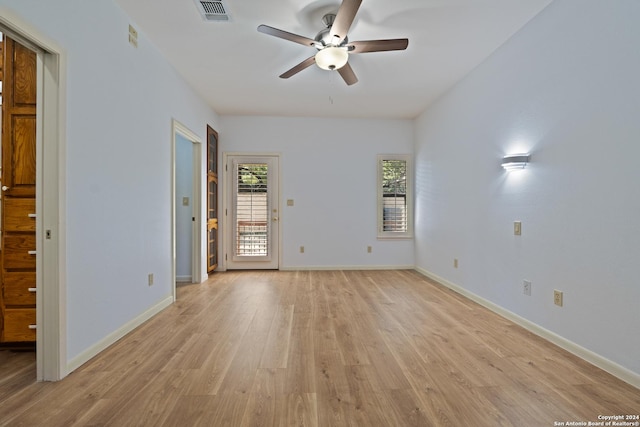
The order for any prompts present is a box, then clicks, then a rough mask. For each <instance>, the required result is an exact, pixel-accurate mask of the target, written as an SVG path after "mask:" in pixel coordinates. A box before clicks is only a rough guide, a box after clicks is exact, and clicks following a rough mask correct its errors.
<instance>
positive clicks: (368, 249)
mask: <svg viewBox="0 0 640 427" xmlns="http://www.w3.org/2000/svg"><path fill="white" fill-rule="evenodd" d="M371 251H373V248H372V247H371V246H367V253H368V254H370V253H371Z"/></svg>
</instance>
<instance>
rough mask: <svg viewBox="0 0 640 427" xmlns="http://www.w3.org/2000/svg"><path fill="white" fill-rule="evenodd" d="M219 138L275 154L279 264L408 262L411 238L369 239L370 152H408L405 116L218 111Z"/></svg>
mask: <svg viewBox="0 0 640 427" xmlns="http://www.w3.org/2000/svg"><path fill="white" fill-rule="evenodd" d="M220 144H221V146H220V150H221V152H273V153H281V155H282V157H281V161H280V169H281V174H280V183H281V192H280V218H281V222H280V227H281V231H282V244H281V246H280V250H281V251H282V265H281V268H307V267H309V268H324V267H327V268H328V267H338V268H349V267H356V266H360V267H378V266H389V267H401V266H413V264H414V258H413V240H401V241H382V240H376V221H377V217H376V155H377V154H383V153H402V154H411V153H412V152H413V123H412V121H410V120H364V119H326V118H322V119H315V118H282V117H245V116H222V117H221V134H220ZM287 199H293V201H294V206H292V207H287V206H286V201H287ZM300 246H304V247H305V253H303V254H301V253H300V251H299V248H300ZM367 246H372V247H373V251H372V253H370V254H369V253H367V250H366V249H367ZM223 258H224V257H223Z"/></svg>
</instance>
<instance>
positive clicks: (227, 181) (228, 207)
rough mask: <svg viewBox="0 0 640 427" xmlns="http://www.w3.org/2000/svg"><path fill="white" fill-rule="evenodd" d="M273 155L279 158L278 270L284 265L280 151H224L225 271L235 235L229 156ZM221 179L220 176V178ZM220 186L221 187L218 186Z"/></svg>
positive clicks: (276, 236)
mask: <svg viewBox="0 0 640 427" xmlns="http://www.w3.org/2000/svg"><path fill="white" fill-rule="evenodd" d="M236 156H238V157H273V158H275V159H276V160H277V163H278V166H277V168H276V173H277V174H278V182H277V185H276V190H277V197H276V200H275V201H274V206H277V209H278V218H279V219H278V232H277V235H275V236H273V238H274V239H277V240H276V242H277V247H278V251H277V252H278V253H277V254H276V255H275V256H276V259H277V263H278V265H277V267H276V270H279V269H280V266H282V206H281V203H280V199H281V197H280V194H281V193H282V179H281V170H282V165H281V163H282V162H281V160H282V156H281V155H280V153H274V152H223V153H222V165H223V168H224V170H223V174H224V179H223V180H222V183H223V185H222V203H223V206H222V208H223V209H222V210H221V211H220V212H224V218H223V228H224V232H223V233H222V234H223V236H222V248H223V253H224V257H220V261H221V262H219V264H220V263H222V264H223V268H222V271H225V270H227V269H228V265H229V259H228V258H229V257H230V255H229V254H230V252H231V249H232V248H231V245H232V244H233V236H231V233H232V231H233V229H234V227H233V224H232V221H233V215H230V213H231V211H232V207H233V202H232V201H231V200H230V199H231V194H230V193H231V192H230V191H229V185H231V182H233V179H231V178H230V177H229V173H231V171H230V170H229V167H228V166H229V157H236ZM219 176H220V174H218V177H219ZM218 179H219V178H218ZM218 188H219V187H218ZM219 221H220V219H219V216H218V222H219Z"/></svg>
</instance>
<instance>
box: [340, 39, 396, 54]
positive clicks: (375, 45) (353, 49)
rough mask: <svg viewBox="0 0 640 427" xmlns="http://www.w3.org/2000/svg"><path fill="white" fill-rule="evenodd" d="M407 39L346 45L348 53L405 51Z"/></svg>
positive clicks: (366, 41) (368, 41) (365, 41)
mask: <svg viewBox="0 0 640 427" xmlns="http://www.w3.org/2000/svg"><path fill="white" fill-rule="evenodd" d="M408 45H409V39H392V40H364V41H358V42H351V43H349V44H347V47H348V48H349V53H365V52H383V51H387V50H405V49H406V48H407V46H408Z"/></svg>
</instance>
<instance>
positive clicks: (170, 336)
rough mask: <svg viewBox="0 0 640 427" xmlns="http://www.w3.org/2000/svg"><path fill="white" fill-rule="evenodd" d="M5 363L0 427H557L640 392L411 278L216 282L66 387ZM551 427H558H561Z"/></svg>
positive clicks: (0, 376) (264, 276) (269, 276)
mask: <svg viewBox="0 0 640 427" xmlns="http://www.w3.org/2000/svg"><path fill="white" fill-rule="evenodd" d="M33 378H35V361H34V356H33V354H32V353H13V352H9V351H2V352H0V425H2V426H4V425H11V426H13V425H16V426H17V425H24V426H45V425H46V426H48V427H50V426H65V427H66V426H71V425H78V426H197V425H202V426H289V425H296V426H343V425H345V426H346V425H349V426H499V425H500V426H502V425H504V426H553V425H561V424H560V423H566V422H584V423H585V425H586V423H587V422H597V421H600V420H599V418H598V417H599V416H610V415H630V416H633V415H637V414H638V413H639V412H640V390H638V389H636V388H634V387H632V386H630V385H628V384H626V383H624V382H622V381H620V380H618V379H616V378H615V377H613V376H611V375H609V374H607V373H606V372H604V371H602V370H600V369H598V368H596V367H594V366H592V365H590V364H588V363H587V362H584V361H583V360H581V359H579V358H577V357H575V356H573V355H571V354H569V353H567V352H566V351H564V350H562V349H560V348H558V347H556V346H554V345H552V344H550V343H548V342H547V341H545V340H543V339H541V338H539V337H537V336H535V335H533V334H531V333H529V332H528V331H526V330H524V329H523V328H521V327H519V326H517V325H515V324H513V323H512V322H510V321H508V320H505V319H504V318H502V317H500V316H498V315H496V314H494V313H492V312H491V311H489V310H487V309H485V308H484V307H481V306H480V305H478V304H476V303H474V302H471V301H469V300H468V299H466V298H464V297H462V296H460V295H458V294H456V293H454V292H453V291H451V290H449V289H446V288H444V287H442V286H440V285H437V284H435V283H433V282H432V281H430V280H428V279H426V278H425V277H424V276H422V275H420V274H418V273H416V272H414V271H409V270H403V271H296V272H288V271H283V272H279V271H255V272H225V273H215V274H213V275H212V276H211V278H210V279H209V280H208V281H207V282H205V283H203V284H200V285H185V286H180V287H179V288H178V301H177V302H176V303H175V304H173V305H172V306H170V307H168V308H167V309H165V310H164V311H163V312H162V313H160V314H159V315H158V316H156V317H154V318H153V319H151V320H149V321H148V322H146V323H145V324H143V325H142V326H141V327H139V328H138V329H136V330H135V331H133V332H132V333H130V334H129V335H127V336H126V337H124V338H123V339H121V340H120V341H118V342H117V343H116V344H114V345H113V346H111V347H110V348H108V349H107V350H106V351H104V352H102V353H101V354H100V355H98V356H97V357H95V358H94V359H92V360H91V361H90V362H88V363H86V364H85V365H84V366H82V367H81V368H79V369H78V370H76V371H75V372H73V373H71V374H70V375H69V376H68V377H67V378H65V379H64V380H62V381H60V382H57V383H35V382H34V381H33ZM556 423H557V424H556Z"/></svg>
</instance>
